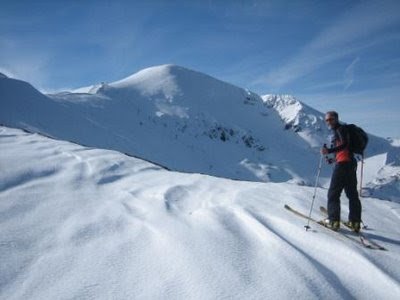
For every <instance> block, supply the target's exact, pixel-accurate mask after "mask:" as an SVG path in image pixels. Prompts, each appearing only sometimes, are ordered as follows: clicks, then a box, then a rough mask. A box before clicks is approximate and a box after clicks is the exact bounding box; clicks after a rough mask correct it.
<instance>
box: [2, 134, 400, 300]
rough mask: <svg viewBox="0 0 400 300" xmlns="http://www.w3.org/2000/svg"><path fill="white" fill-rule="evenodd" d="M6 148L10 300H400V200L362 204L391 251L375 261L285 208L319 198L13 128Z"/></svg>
mask: <svg viewBox="0 0 400 300" xmlns="http://www.w3.org/2000/svg"><path fill="white" fill-rule="evenodd" d="M0 148H1V152H0V167H1V170H2V171H1V172H0V216H1V218H0V222H1V226H0V261H1V264H0V298H1V299H8V300H12V299H31V300H34V299H294V298H299V299H352V298H356V299H398V295H400V230H399V227H398V222H399V218H400V204H398V203H394V202H387V201H377V200H376V199H372V198H366V199H364V201H363V206H364V209H363V218H364V221H365V222H366V223H367V224H368V226H369V227H370V230H368V231H366V232H365V234H367V235H368V236H369V237H370V238H371V239H374V240H376V241H377V242H379V243H381V244H383V245H384V246H385V247H386V248H388V249H389V251H387V252H383V251H372V250H368V249H365V248H362V247H361V246H359V245H358V244H356V243H354V242H352V241H349V240H347V239H344V238H340V237H339V236H336V235H334V234H332V233H331V232H329V231H327V230H326V229H323V228H318V227H317V226H312V227H313V230H311V231H307V232H306V231H305V230H304V228H303V225H304V224H305V221H304V220H303V219H301V218H298V217H297V216H295V215H292V214H291V213H289V212H287V211H286V210H285V209H284V208H283V205H284V203H288V204H289V205H291V206H293V207H297V208H298V209H299V210H302V211H303V212H307V211H308V209H309V206H310V200H311V196H312V192H313V189H312V188H309V187H304V186H303V187H301V186H296V185H292V184H286V183H279V184H277V183H254V182H253V183H252V182H240V181H232V180H228V179H220V178H215V177H211V176H205V175H199V174H183V173H177V172H170V171H166V170H164V169H162V168H160V167H158V166H155V165H152V164H150V163H148V162H145V161H142V160H139V159H135V158H130V157H127V156H125V155H123V154H120V153H118V152H115V151H108V150H100V149H94V148H85V147H82V146H79V145H76V144H71V143H68V142H65V141H57V140H52V139H48V138H45V137H42V136H40V135H37V134H28V133H25V132H23V131H21V130H17V129H10V128H6V127H0ZM325 194H326V190H321V189H318V193H317V198H316V204H315V207H318V206H319V205H321V204H324V198H325ZM345 214H346V209H345V207H344V208H343V217H344V218H345ZM313 216H314V217H315V218H322V215H320V214H319V213H318V212H317V211H314V214H313Z"/></svg>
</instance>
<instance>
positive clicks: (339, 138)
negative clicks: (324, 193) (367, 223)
mask: <svg viewBox="0 0 400 300" xmlns="http://www.w3.org/2000/svg"><path fill="white" fill-rule="evenodd" d="M325 122H326V123H327V125H328V127H329V128H330V129H331V130H333V131H334V136H333V140H332V145H331V148H327V147H326V145H324V147H323V148H322V149H321V154H322V155H328V154H330V153H334V154H335V158H336V163H335V168H334V170H333V174H332V178H331V183H330V186H329V190H328V216H329V217H328V219H326V220H325V225H326V226H327V227H329V228H331V229H333V230H339V228H340V194H341V193H342V191H343V189H344V191H345V193H346V196H347V198H349V206H350V213H349V220H348V223H347V225H348V226H349V227H351V228H352V229H353V230H354V231H355V232H359V231H360V223H361V202H360V199H359V197H358V192H357V174H356V171H357V161H356V159H355V158H354V155H353V153H352V152H351V151H350V150H349V144H350V134H349V130H348V129H347V128H346V126H344V125H342V124H340V123H339V115H338V113H337V112H335V111H328V112H327V113H326V114H325Z"/></svg>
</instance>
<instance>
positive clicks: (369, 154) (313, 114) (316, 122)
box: [262, 95, 400, 201]
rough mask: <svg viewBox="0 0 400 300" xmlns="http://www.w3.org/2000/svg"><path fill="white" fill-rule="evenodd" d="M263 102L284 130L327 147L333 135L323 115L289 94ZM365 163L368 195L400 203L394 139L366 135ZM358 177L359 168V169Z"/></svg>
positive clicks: (399, 157)
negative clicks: (272, 109) (276, 116)
mask: <svg viewBox="0 0 400 300" xmlns="http://www.w3.org/2000/svg"><path fill="white" fill-rule="evenodd" d="M262 99H263V101H264V103H265V104H266V105H267V106H269V107H272V108H274V109H275V110H276V111H277V112H278V114H279V115H280V117H281V119H282V121H283V122H284V127H285V129H286V130H291V131H293V132H296V133H297V134H298V135H299V136H300V137H301V138H303V139H304V140H305V141H306V142H307V143H308V144H309V145H310V146H311V147H320V145H323V144H324V143H327V144H328V145H329V142H330V139H329V138H328V139H327V137H329V136H330V135H331V134H332V133H331V131H329V130H328V128H327V126H326V125H325V124H324V114H323V113H321V112H319V111H317V110H315V109H313V108H311V107H309V106H308V105H306V104H304V103H303V102H301V101H299V100H298V99H296V98H294V97H293V96H291V95H264V96H262ZM365 156H366V160H365V164H364V175H365V177H364V181H363V187H365V192H364V193H366V194H368V195H374V196H375V197H379V198H383V199H391V200H393V201H400V196H399V195H400V145H399V144H398V143H397V140H395V139H384V138H381V137H377V136H374V135H371V134H369V142H368V147H367V149H366V153H365ZM358 178H361V167H359V168H358Z"/></svg>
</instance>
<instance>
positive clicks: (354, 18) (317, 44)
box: [256, 1, 400, 87]
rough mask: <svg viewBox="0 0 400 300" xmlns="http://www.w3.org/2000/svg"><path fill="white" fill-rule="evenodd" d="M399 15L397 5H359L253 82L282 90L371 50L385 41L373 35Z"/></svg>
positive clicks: (394, 20) (397, 18) (386, 3)
mask: <svg viewBox="0 0 400 300" xmlns="http://www.w3.org/2000/svg"><path fill="white" fill-rule="evenodd" d="M398 11H399V4H398V2H392V1H386V2H372V1H369V2H362V3H361V4H360V5H358V6H356V7H354V8H353V9H352V10H350V11H348V12H346V13H345V14H343V15H342V16H341V17H339V18H338V19H337V20H336V22H335V23H334V24H333V25H331V26H330V27H328V28H326V29H325V30H323V31H322V32H321V33H320V34H319V35H318V36H317V37H316V38H314V39H313V40H312V41H311V42H310V43H308V44H307V45H305V46H304V47H303V48H302V49H300V51H299V52H298V53H297V54H296V55H294V56H293V57H291V58H289V59H288V62H287V63H286V64H284V65H283V66H281V67H280V68H278V69H276V70H272V71H271V72H269V73H268V74H267V75H265V76H262V77H260V78H259V79H257V80H256V82H257V83H260V82H264V83H267V84H268V85H270V86H272V87H281V86H284V85H286V84H288V83H290V82H292V81H295V80H296V79H298V78H300V77H302V76H304V75H306V74H309V73H311V72H312V71H314V70H316V69H318V68H320V67H322V66H323V65H325V64H327V63H330V62H333V61H335V60H338V59H340V58H343V57H345V56H348V55H350V54H354V53H356V52H358V51H360V50H361V49H364V48H366V47H370V46H373V45H375V44H376V43H377V42H381V41H382V40H383V39H384V37H383V38H382V37H375V34H376V33H379V31H381V30H382V29H384V28H387V27H390V26H392V25H394V24H396V23H398V22H400V14H399V13H398ZM371 37H372V40H371ZM366 38H368V39H366Z"/></svg>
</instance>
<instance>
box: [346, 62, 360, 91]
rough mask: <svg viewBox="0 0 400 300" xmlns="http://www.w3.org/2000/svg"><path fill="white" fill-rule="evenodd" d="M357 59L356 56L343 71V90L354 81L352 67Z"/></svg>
mask: <svg viewBox="0 0 400 300" xmlns="http://www.w3.org/2000/svg"><path fill="white" fill-rule="evenodd" d="M359 61H360V58H359V57H356V58H355V59H354V60H353V61H352V62H351V64H350V65H348V66H347V68H346V69H345V71H344V76H343V83H344V89H345V90H347V89H348V88H349V87H350V86H351V85H352V84H353V82H354V68H355V66H356V64H357V63H358V62H359Z"/></svg>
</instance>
